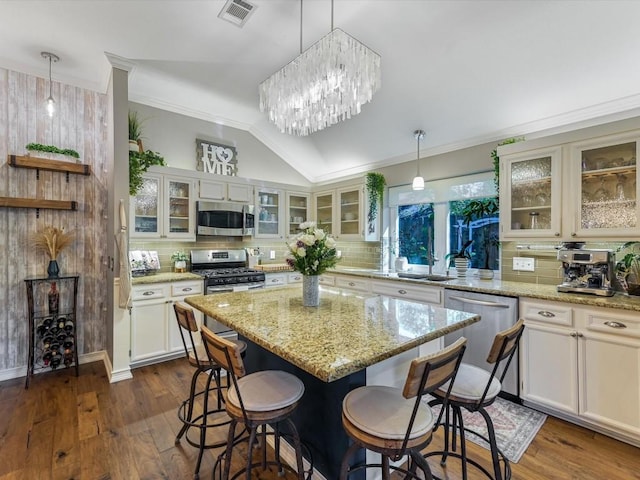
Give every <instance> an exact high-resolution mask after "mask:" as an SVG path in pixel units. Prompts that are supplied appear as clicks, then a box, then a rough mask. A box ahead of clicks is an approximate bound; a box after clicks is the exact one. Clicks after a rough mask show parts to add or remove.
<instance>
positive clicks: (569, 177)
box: [500, 131, 640, 240]
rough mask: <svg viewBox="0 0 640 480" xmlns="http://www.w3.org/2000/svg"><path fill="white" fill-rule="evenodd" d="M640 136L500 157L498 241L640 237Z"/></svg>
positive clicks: (580, 143)
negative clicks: (639, 172) (639, 179)
mask: <svg viewBox="0 0 640 480" xmlns="http://www.w3.org/2000/svg"><path fill="white" fill-rule="evenodd" d="M639 142H640V132H638V131H635V132H632V133H627V134H621V135H610V136H602V137H598V138H594V139H589V140H585V141H580V142H572V143H566V144H563V145H557V146H554V147H549V148H542V149H537V150H529V151H522V152H517V153H511V154H504V155H500V235H501V239H503V240H509V239H519V238H541V239H549V240H550V239H555V240H558V239H569V238H571V239H578V240H579V239H584V238H598V239H603V240H606V239H610V238H612V237H623V238H630V237H637V236H638V235H640V208H639V204H638V201H637V199H638V196H639V195H638V193H639V192H638V169H637V166H636V165H637V160H636V159H637V156H638V155H637V153H638V144H639Z"/></svg>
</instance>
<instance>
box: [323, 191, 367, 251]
mask: <svg viewBox="0 0 640 480" xmlns="http://www.w3.org/2000/svg"><path fill="white" fill-rule="evenodd" d="M363 190H364V189H363V187H362V185H356V186H351V187H345V188H338V189H336V190H329V191H325V192H318V193H314V194H313V200H314V207H315V208H314V214H315V221H316V223H317V224H318V227H320V228H322V229H323V230H324V231H325V232H327V233H330V234H332V235H333V236H334V237H335V238H336V239H340V240H364V219H365V209H364V205H363V202H362V199H363Z"/></svg>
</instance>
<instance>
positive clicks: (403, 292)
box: [398, 289, 407, 295]
mask: <svg viewBox="0 0 640 480" xmlns="http://www.w3.org/2000/svg"><path fill="white" fill-rule="evenodd" d="M398 293H399V294H400V295H406V294H407V291H406V290H403V289H400V290H398Z"/></svg>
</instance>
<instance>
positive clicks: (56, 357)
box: [51, 352, 62, 370]
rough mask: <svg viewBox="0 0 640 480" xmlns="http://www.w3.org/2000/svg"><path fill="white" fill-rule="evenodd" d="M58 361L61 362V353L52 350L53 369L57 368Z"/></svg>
mask: <svg viewBox="0 0 640 480" xmlns="http://www.w3.org/2000/svg"><path fill="white" fill-rule="evenodd" d="M60 362H62V355H61V354H60V352H53V356H52V357H51V368H52V369H54V370H55V369H56V368H58V365H60Z"/></svg>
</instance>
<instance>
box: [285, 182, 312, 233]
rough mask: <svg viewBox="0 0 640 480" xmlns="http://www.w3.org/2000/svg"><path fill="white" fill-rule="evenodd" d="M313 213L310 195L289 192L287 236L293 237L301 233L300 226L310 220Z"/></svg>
mask: <svg viewBox="0 0 640 480" xmlns="http://www.w3.org/2000/svg"><path fill="white" fill-rule="evenodd" d="M310 213H311V205H310V196H309V194H308V193H297V192H287V215H288V225H289V228H288V229H287V236H289V237H293V236H294V235H297V234H298V233H300V228H299V227H300V224H301V223H304V222H306V221H307V220H309V214H310Z"/></svg>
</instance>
